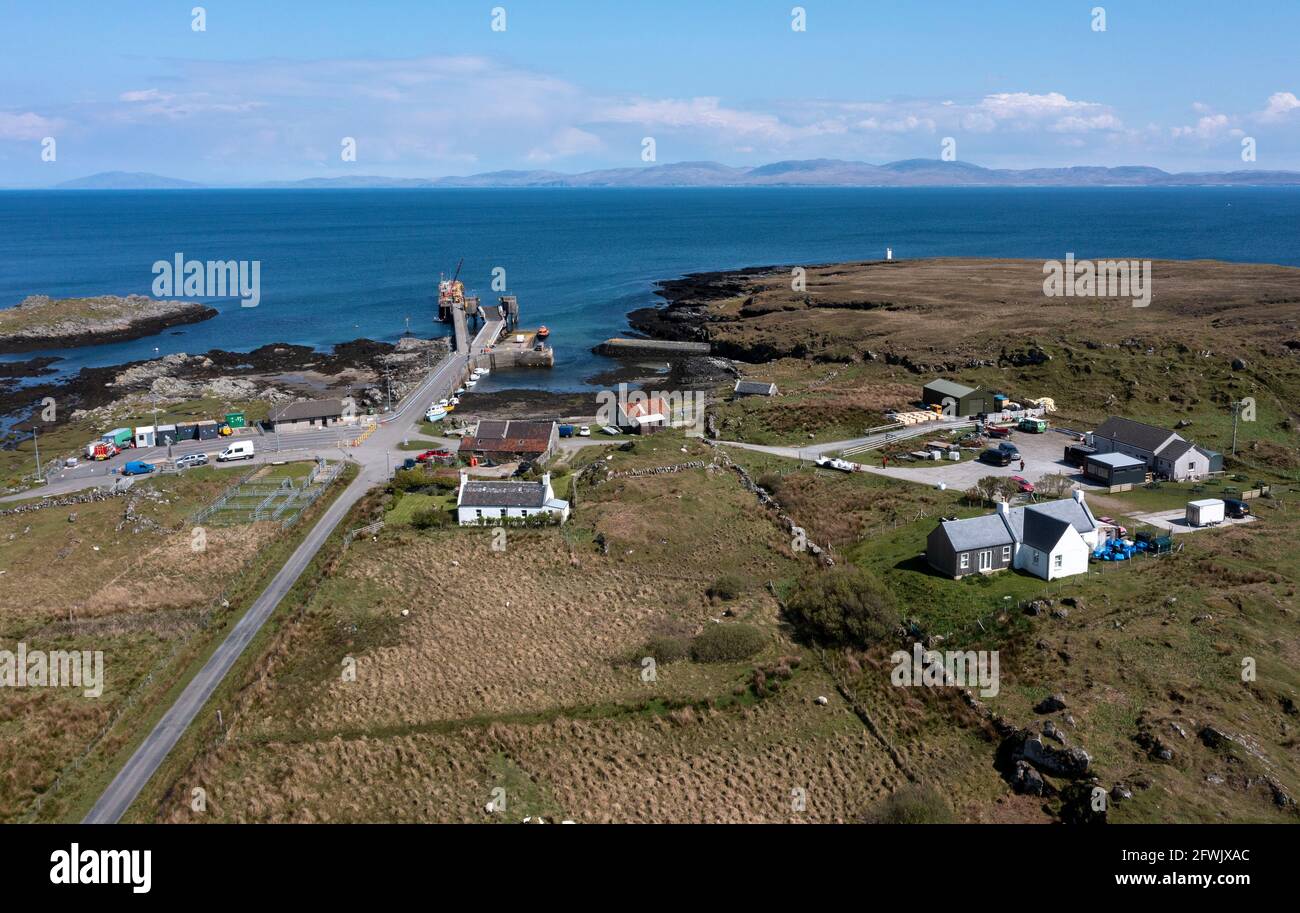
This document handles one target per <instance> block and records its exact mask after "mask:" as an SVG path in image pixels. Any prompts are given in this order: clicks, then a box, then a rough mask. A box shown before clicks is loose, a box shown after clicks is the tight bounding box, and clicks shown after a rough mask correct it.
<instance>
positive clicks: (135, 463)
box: [122, 460, 154, 476]
mask: <svg viewBox="0 0 1300 913" xmlns="http://www.w3.org/2000/svg"><path fill="white" fill-rule="evenodd" d="M153 470H154V465H153V463H146V462H145V461H144V460H132V461H131V462H129V463H127V464H126V465H125V466H123V467H122V475H124V476H145V475H148V474H149V473H151V472H153Z"/></svg>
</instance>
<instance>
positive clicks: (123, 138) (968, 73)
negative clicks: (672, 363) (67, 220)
mask: <svg viewBox="0 0 1300 913" xmlns="http://www.w3.org/2000/svg"><path fill="white" fill-rule="evenodd" d="M199 9H201V10H202V22H201V24H202V26H203V28H202V29H197V28H196V26H197V25H198V24H200V23H199V22H198V21H197V16H196V10H199ZM1098 10H1104V13H1099V12H1098ZM800 11H802V16H800ZM1103 18H1104V22H1103V21H1102V20H1103ZM800 25H802V26H803V28H802V29H800V28H798V26H800ZM1101 25H1104V29H1103V28H1099V26H1101ZM1298 34H1300V3H1298V2H1296V0H1248V2H1238V3H1231V4H1229V3H1223V2H1221V0H1216V2H1202V0H1177V2H1173V0H1124V2H1098V0H1091V2H1074V0H1033V2H1028V0H1027V2H1010V0H1007V2H998V0H981V2H979V3H966V2H958V0H892V2H883V0H804V2H802V3H800V4H798V5H796V4H794V3H792V2H790V0H784V2H769V0H749V2H743V0H690V2H683V0H653V2H652V0H593V2H579V0H486V2H468V0H409V2H400V0H368V2H357V0H347V2H333V0H315V2H306V0H302V2H292V3H269V2H265V0H262V2H244V0H209V2H207V3H205V4H203V5H202V6H201V7H200V6H198V5H197V4H196V2H195V0H185V2H162V0H135V2H131V3H104V2H102V0H96V2H59V0H41V2H32V0H0V186H10V187H13V186H47V185H51V184H55V183H58V182H60V181H63V180H68V179H71V178H76V177H81V176H84V175H88V174H92V173H96V172H100V171H111V170H121V171H146V172H154V173H157V174H162V175H167V176H170V177H177V178H185V179H189V180H196V181H202V182H205V183H233V184H238V183H254V182H258V181H263V180H283V179H289V180H292V179H298V178H309V177H337V176H344V175H361V174H370V175H385V176H390V177H440V176H444V175H457V174H472V173H476V172H483V171H493V170H498V169H522V170H535V169H538V170H555V171H562V172H568V173H572V172H578V171H585V170H590V169H596V168H618V167H644V166H645V165H646V162H645V161H644V159H643V150H644V149H645V148H646V146H645V143H644V140H645V139H646V138H647V137H649V138H653V140H654V152H655V161H656V162H658V163H665V162H680V161H698V160H711V161H719V162H723V163H725V164H729V165H737V166H743V165H758V164H765V163H769V162H774V161H782V160H788V159H810V158H839V159H849V160H854V161H867V162H873V163H877V164H879V163H883V162H888V161H894V160H898V159H906V158H938V157H940V152H941V149H942V148H943V142H944V140H945V138H951V139H952V141H953V142H952V148H953V149H954V151H955V153H956V157H957V159H959V160H961V161H966V162H972V163H975V164H978V165H984V166H987V167H1003V168H1032V167H1060V166H1068V165H1154V166H1157V167H1161V168H1165V169H1167V170H1170V171H1187V170H1210V171H1231V170H1238V169H1243V168H1247V169H1249V168H1257V169H1288V170H1300V98H1297V96H1300V65H1297V62H1298V60H1300V58H1297V53H1296V47H1295V36H1296V35H1298ZM347 138H351V139H352V140H353V141H354V143H353V145H354V148H355V160H345V153H346V152H347V148H348V147H347V144H346V142H345V140H346V139H347ZM51 140H52V141H53V143H51V142H50V141H51ZM1243 140H1248V141H1250V143H1249V145H1251V146H1253V148H1254V151H1255V158H1254V160H1253V161H1248V160H1243Z"/></svg>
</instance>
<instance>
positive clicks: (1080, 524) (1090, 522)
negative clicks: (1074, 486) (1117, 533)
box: [1012, 498, 1097, 533]
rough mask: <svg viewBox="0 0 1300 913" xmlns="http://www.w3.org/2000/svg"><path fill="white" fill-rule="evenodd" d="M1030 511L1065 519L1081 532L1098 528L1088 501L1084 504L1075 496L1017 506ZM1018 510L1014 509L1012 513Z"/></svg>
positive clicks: (1088, 531)
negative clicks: (1075, 498)
mask: <svg viewBox="0 0 1300 913" xmlns="http://www.w3.org/2000/svg"><path fill="white" fill-rule="evenodd" d="M1017 510H1024V511H1026V512H1028V513H1037V514H1043V515H1045V516H1048V517H1052V518H1053V519H1056V520H1064V521H1065V522H1066V523H1068V524H1070V525H1071V526H1073V527H1074V528H1075V531H1076V532H1079V533H1090V532H1092V531H1093V530H1094V529H1096V528H1097V518H1096V517H1094V516H1093V514H1092V510H1091V509H1089V507H1088V503H1087V501H1084V502H1083V503H1082V504H1081V503H1079V502H1078V501H1076V500H1074V498H1058V499H1056V500H1055V501H1043V502H1042V503H1040V504H1031V505H1029V506H1028V507H1025V508H1017ZM1015 512H1016V511H1015V510H1013V511H1012V513H1015Z"/></svg>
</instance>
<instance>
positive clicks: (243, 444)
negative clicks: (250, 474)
mask: <svg viewBox="0 0 1300 913" xmlns="http://www.w3.org/2000/svg"><path fill="white" fill-rule="evenodd" d="M252 458H253V442H252V441H235V443H233V444H230V445H229V446H227V447H226V449H225V450H223V451H221V452H220V453H218V454H217V462H218V463H226V462H229V461H230V460H251V459H252Z"/></svg>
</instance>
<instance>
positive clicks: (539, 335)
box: [537, 327, 551, 339]
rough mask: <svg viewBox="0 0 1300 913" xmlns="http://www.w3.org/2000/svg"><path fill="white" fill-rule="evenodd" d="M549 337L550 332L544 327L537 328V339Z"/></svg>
mask: <svg viewBox="0 0 1300 913" xmlns="http://www.w3.org/2000/svg"><path fill="white" fill-rule="evenodd" d="M550 335H551V331H550V330H548V329H546V327H540V328H538V330H537V338H538V339H545V338H546V337H548V336H550Z"/></svg>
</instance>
